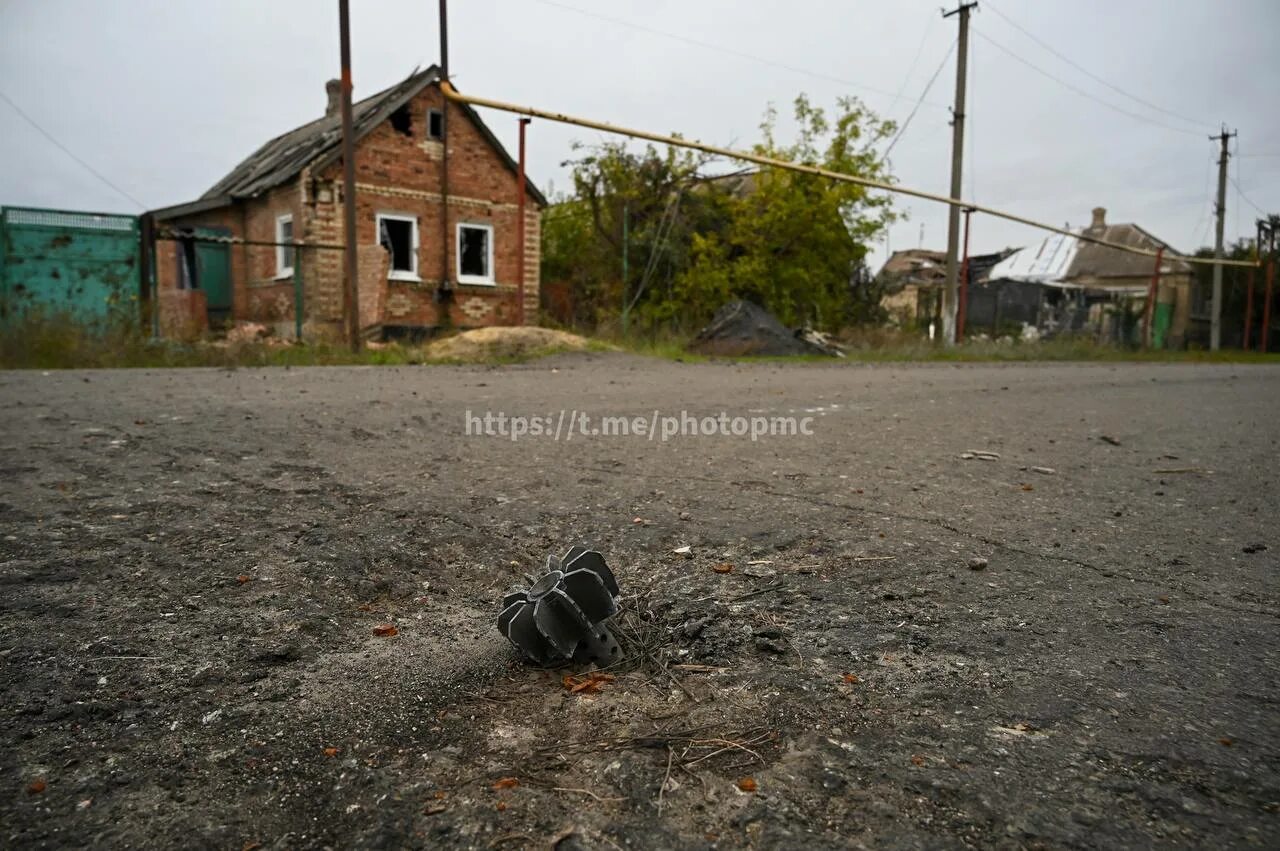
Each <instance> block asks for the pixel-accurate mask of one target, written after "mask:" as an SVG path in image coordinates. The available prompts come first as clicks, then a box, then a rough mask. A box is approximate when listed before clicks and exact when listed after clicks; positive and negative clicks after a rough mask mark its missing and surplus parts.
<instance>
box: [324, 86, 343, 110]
mask: <svg viewBox="0 0 1280 851" xmlns="http://www.w3.org/2000/svg"><path fill="white" fill-rule="evenodd" d="M324 93H325V94H326V95H328V96H329V103H328V105H327V106H326V107H325V108H324V117H325V118H328V117H329V116H331V115H337V114H338V113H339V112H341V111H342V81H341V80H330V81H329V82H327V83H325V84H324Z"/></svg>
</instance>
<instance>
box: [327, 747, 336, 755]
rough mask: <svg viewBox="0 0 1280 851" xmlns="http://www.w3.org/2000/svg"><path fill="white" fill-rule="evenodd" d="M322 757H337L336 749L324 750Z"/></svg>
mask: <svg viewBox="0 0 1280 851" xmlns="http://www.w3.org/2000/svg"><path fill="white" fill-rule="evenodd" d="M324 755H325V756H337V755H338V749H337V748H325V749H324Z"/></svg>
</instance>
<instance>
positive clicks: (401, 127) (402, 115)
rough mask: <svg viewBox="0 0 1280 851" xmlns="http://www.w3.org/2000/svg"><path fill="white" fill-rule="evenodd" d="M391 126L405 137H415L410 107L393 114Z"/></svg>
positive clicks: (401, 108)
mask: <svg viewBox="0 0 1280 851" xmlns="http://www.w3.org/2000/svg"><path fill="white" fill-rule="evenodd" d="M391 126H392V127H394V128H395V130H396V132H397V133H403V134H404V135H405V136H412V135H413V113H412V112H410V111H409V107H407V106H402V107H400V108H399V109H397V110H396V111H395V112H393V113H391Z"/></svg>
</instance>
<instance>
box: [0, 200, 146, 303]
mask: <svg viewBox="0 0 1280 851" xmlns="http://www.w3.org/2000/svg"><path fill="white" fill-rule="evenodd" d="M141 266H142V243H141V239H140V237H139V227H138V218H137V217H136V216H125V215H117V214H114V213H84V212H76V211H70V210H45V209H38V208H33V207H2V208H0V321H10V320H14V319H20V318H25V317H30V316H33V315H50V316H54V315H56V316H59V317H67V318H70V319H72V320H74V321H76V322H79V323H83V324H101V323H105V322H109V321H113V320H117V319H126V318H128V319H132V318H133V317H136V316H137V311H138V300H139V298H140V297H142V296H143V295H144V291H143V289H142V280H143V276H142V272H141Z"/></svg>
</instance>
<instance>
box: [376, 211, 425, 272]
mask: <svg viewBox="0 0 1280 851" xmlns="http://www.w3.org/2000/svg"><path fill="white" fill-rule="evenodd" d="M384 221H388V222H408V223H409V227H410V231H409V234H410V237H411V241H412V243H413V247H412V248H411V249H410V251H409V263H410V266H411V268H410V269H409V270H408V271H406V270H404V269H391V268H388V269H387V280H389V281H415V282H421V281H422V278H420V277H418V245H419V242H418V217H417V216H410V215H407V214H405V213H377V214H376V216H375V217H374V227H375V228H376V242H377V244H378V245H381V244H382V223H383V222H384Z"/></svg>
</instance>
